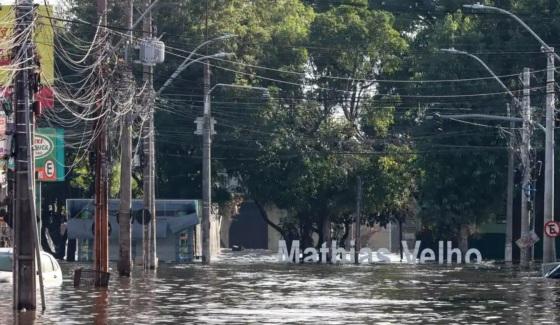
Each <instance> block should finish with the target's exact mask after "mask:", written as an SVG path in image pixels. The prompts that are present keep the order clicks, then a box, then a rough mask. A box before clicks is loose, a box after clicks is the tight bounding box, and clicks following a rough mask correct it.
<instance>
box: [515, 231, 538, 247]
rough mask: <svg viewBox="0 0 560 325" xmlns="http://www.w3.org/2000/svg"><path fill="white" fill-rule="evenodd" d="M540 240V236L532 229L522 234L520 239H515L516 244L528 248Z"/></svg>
mask: <svg viewBox="0 0 560 325" xmlns="http://www.w3.org/2000/svg"><path fill="white" fill-rule="evenodd" d="M539 240H540V238H539V236H537V234H535V232H534V231H530V232H529V233H528V234H527V235H525V236H521V238H519V239H518V240H516V241H515V244H516V245H517V247H519V248H526V247H532V246H533V245H535V244H536V243H537V242H538V241H539Z"/></svg>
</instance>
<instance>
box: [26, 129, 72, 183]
mask: <svg viewBox="0 0 560 325" xmlns="http://www.w3.org/2000/svg"><path fill="white" fill-rule="evenodd" d="M33 154H34V155H35V170H36V172H37V180H38V181H41V182H61V181H64V174H65V172H64V130H62V129H55V128H38V129H37V130H36V131H35V139H34V141H33Z"/></svg>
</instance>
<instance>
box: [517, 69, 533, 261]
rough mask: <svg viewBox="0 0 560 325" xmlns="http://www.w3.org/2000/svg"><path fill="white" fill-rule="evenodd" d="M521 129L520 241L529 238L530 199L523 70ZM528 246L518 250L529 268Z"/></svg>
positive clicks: (527, 73) (526, 88)
mask: <svg viewBox="0 0 560 325" xmlns="http://www.w3.org/2000/svg"><path fill="white" fill-rule="evenodd" d="M522 79H523V101H522V105H523V112H522V116H523V128H522V130H521V164H522V165H523V180H522V182H521V239H522V240H526V239H528V238H529V220H530V218H531V216H530V210H529V199H530V198H531V186H532V182H531V158H530V151H531V89H530V87H531V72H530V70H529V68H524V69H523V77H522ZM530 249H531V247H529V246H524V247H522V248H520V251H521V254H520V265H521V266H522V267H527V266H529V255H530V253H529V252H530Z"/></svg>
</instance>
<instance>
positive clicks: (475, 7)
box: [463, 2, 560, 61]
mask: <svg viewBox="0 0 560 325" xmlns="http://www.w3.org/2000/svg"><path fill="white" fill-rule="evenodd" d="M463 8H468V9H472V10H475V11H476V10H489V11H496V12H499V13H501V14H503V15H506V16H509V17H511V18H513V19H514V20H515V21H517V22H518V23H519V24H520V25H521V26H523V27H524V28H525V29H526V30H527V31H528V32H529V33H530V34H531V35H533V37H534V38H535V39H536V40H537V41H538V42H539V43H540V44H541V46H542V47H543V48H544V50H545V51H546V52H554V49H553V48H552V47H550V46H549V45H548V44H546V42H545V41H543V39H542V38H540V37H539V35H538V34H537V33H535V31H533V30H532V29H531V27H529V25H527V24H526V23H525V22H524V21H523V20H521V18H519V17H517V16H516V15H515V14H513V13H511V12H509V11H507V10H505V9H502V8H497V7H492V6H487V5H484V4H481V3H480V2H478V3H475V4H473V5H463ZM554 57H555V58H556V60H559V61H560V56H559V55H558V54H556V53H554Z"/></svg>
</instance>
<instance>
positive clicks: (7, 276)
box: [0, 248, 62, 287]
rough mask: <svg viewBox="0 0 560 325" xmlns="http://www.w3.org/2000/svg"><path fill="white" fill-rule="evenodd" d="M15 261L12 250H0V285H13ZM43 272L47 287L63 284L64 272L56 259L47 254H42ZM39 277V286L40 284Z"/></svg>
mask: <svg viewBox="0 0 560 325" xmlns="http://www.w3.org/2000/svg"><path fill="white" fill-rule="evenodd" d="M13 260H14V256H13V251H12V248H0V283H2V282H8V283H11V282H12V280H13V274H12V263H13ZM41 271H42V272H43V283H44V285H45V286H46V287H51V286H59V285H61V284H62V271H61V269H60V265H59V264H58V262H57V261H56V259H55V258H54V257H53V256H52V255H51V254H49V253H47V252H43V251H42V252H41ZM38 277H39V275H37V284H38V283H39V279H38Z"/></svg>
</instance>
